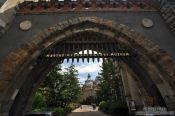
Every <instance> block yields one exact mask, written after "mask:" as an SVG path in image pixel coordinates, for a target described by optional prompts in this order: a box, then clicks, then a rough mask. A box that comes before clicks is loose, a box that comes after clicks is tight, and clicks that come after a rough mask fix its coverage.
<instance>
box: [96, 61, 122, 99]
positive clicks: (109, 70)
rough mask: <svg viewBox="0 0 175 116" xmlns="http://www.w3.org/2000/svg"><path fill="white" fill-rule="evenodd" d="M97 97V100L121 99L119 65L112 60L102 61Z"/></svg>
mask: <svg viewBox="0 0 175 116" xmlns="http://www.w3.org/2000/svg"><path fill="white" fill-rule="evenodd" d="M101 68H102V70H101V73H100V75H101V78H100V81H101V82H100V84H99V91H97V98H98V99H99V101H107V100H108V101H109V100H111V101H116V100H121V93H120V85H119V83H120V78H121V77H120V72H119V67H118V66H116V64H114V63H113V62H112V61H108V62H103V64H102V67H101Z"/></svg>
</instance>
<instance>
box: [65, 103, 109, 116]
mask: <svg viewBox="0 0 175 116" xmlns="http://www.w3.org/2000/svg"><path fill="white" fill-rule="evenodd" d="M68 116H109V115H107V114H104V113H102V112H101V111H98V108H96V109H95V110H93V109H92V106H90V105H83V106H82V109H81V108H77V109H75V110H74V111H72V113H70V114H69V115H68Z"/></svg>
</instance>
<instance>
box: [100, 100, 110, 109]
mask: <svg viewBox="0 0 175 116" xmlns="http://www.w3.org/2000/svg"><path fill="white" fill-rule="evenodd" d="M99 110H101V111H103V112H106V111H107V110H108V103H107V102H106V101H101V102H100V104H99Z"/></svg>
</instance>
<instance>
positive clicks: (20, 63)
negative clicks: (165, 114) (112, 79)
mask: <svg viewBox="0 0 175 116" xmlns="http://www.w3.org/2000/svg"><path fill="white" fill-rule="evenodd" d="M81 32H93V33H96V34H102V35H104V36H107V37H109V38H114V39H116V40H117V41H118V42H120V43H123V44H125V45H126V46H128V47H131V48H133V49H135V50H136V52H137V54H138V55H139V57H140V58H141V60H139V61H136V62H138V64H140V66H142V67H147V69H148V70H149V71H151V70H152V69H151V67H154V68H153V70H154V71H156V74H157V76H160V75H161V77H160V78H161V79H162V81H158V82H157V83H155V84H156V85H157V86H158V85H159V84H162V83H164V82H166V85H165V86H166V87H167V88H171V90H173V91H172V92H170V93H168V92H167V93H166V92H165V91H164V90H161V89H159V91H160V93H161V95H162V96H166V95H167V94H168V95H169V97H170V98H173V97H174V90H175V65H174V63H173V60H172V59H171V57H170V56H169V55H168V54H167V53H166V52H165V51H164V50H162V49H160V48H159V46H158V45H156V44H154V43H153V42H151V41H150V40H149V39H147V38H145V37H144V36H142V35H141V34H139V33H137V32H136V31H135V30H133V29H131V28H130V27H128V26H125V25H123V24H120V23H119V22H114V21H112V20H106V19H102V18H98V17H79V18H75V19H71V20H68V21H64V22H60V23H58V24H56V25H54V26H53V27H50V28H48V29H44V30H42V31H41V32H40V33H38V34H37V35H35V36H33V37H32V38H31V39H30V41H28V42H26V43H25V44H23V45H21V46H20V47H19V48H18V49H16V50H14V51H13V52H11V53H10V54H9V55H7V56H6V58H5V59H4V60H3V61H2V62H1V64H0V65H1V66H0V91H1V93H0V109H1V110H0V113H4V114H7V115H8V113H9V111H10V109H11V107H12V105H13V104H14V103H15V101H16V100H17V99H19V98H20V97H19V96H20V94H19V93H20V92H21V93H24V92H25V91H22V90H21V87H22V86H23V85H25V84H26V83H27V80H28V79H29V78H27V77H33V76H34V75H33V74H32V73H30V71H31V72H32V71H34V70H35V69H37V71H38V72H39V73H38V76H39V77H41V75H42V74H41V72H47V68H42V67H43V65H42V64H39V65H37V63H36V62H35V61H36V59H37V58H38V57H39V56H40V54H41V51H42V50H43V49H47V48H48V47H49V46H52V45H55V44H56V43H58V42H60V41H62V40H64V39H65V38H67V37H68V36H70V35H74V34H76V33H81ZM54 64H55V63H53V64H50V63H48V64H47V65H48V66H50V67H52V66H53V65H54ZM37 67H39V68H37ZM39 69H40V70H39ZM145 71H146V69H145ZM28 73H29V74H28ZM25 74H28V76H26V75H25ZM34 77H36V76H34ZM33 79H34V78H33ZM41 80H42V78H40V79H36V80H35V81H36V83H34V84H36V85H31V88H30V89H31V91H30V92H29V93H30V94H31V93H32V91H34V90H35V89H36V87H37V83H39V82H40V81H41ZM29 81H31V80H29ZM31 84H33V83H31ZM163 86H164V84H163ZM158 88H159V87H158ZM26 89H27V88H26ZM24 90H25V89H24ZM30 94H29V95H27V94H26V96H30ZM27 99H28V100H30V98H24V99H23V101H26V100H27ZM170 101H171V99H170V100H169V101H167V102H166V103H167V104H168V103H169V102H170ZM27 102H28V101H26V102H24V103H27ZM18 105H19V106H20V107H23V105H24V104H18ZM25 107H27V106H25Z"/></svg>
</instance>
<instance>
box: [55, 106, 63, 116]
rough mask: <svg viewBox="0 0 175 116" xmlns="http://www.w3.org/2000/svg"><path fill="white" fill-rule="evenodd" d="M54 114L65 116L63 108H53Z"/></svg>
mask: <svg viewBox="0 0 175 116" xmlns="http://www.w3.org/2000/svg"><path fill="white" fill-rule="evenodd" d="M54 112H55V113H56V114H57V115H58V116H65V111H64V108H61V107H57V108H54Z"/></svg>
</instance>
